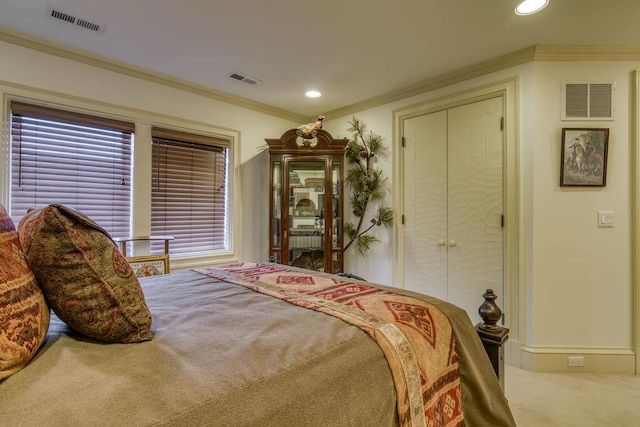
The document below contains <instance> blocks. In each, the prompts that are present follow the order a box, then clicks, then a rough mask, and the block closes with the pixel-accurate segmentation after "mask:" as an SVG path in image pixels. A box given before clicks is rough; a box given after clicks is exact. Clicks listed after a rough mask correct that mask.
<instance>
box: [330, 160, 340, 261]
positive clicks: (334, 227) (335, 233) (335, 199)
mask: <svg viewBox="0 0 640 427" xmlns="http://www.w3.org/2000/svg"><path fill="white" fill-rule="evenodd" d="M341 170H342V169H341V166H340V163H338V162H333V170H332V187H333V188H332V189H331V212H333V216H332V222H331V263H332V265H333V273H340V272H342V269H341V268H340V266H341V265H342V259H341V257H342V234H343V233H342V228H341V227H342V203H341V201H342V194H340V191H341V188H342V183H341V182H340V180H341V176H340V175H341V174H340V172H341Z"/></svg>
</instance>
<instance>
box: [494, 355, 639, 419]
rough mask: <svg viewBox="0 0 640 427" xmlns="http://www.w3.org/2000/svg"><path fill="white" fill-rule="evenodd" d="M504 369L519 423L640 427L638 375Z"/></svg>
mask: <svg viewBox="0 0 640 427" xmlns="http://www.w3.org/2000/svg"><path fill="white" fill-rule="evenodd" d="M505 371H506V375H505V389H506V395H507V399H508V400H509V406H510V407H511V411H512V412H513V416H514V418H515V420H516V423H517V425H518V427H556V426H557V427H604V426H612V427H627V426H628V427H635V426H640V376H639V375H606V374H587V373H575V374H573V373H544V372H529V371H525V370H523V369H518V368H514V367H513V366H508V365H507V366H505Z"/></svg>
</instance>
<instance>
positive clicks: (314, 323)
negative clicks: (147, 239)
mask: <svg viewBox="0 0 640 427" xmlns="http://www.w3.org/2000/svg"><path fill="white" fill-rule="evenodd" d="M141 282H142V286H143V289H144V292H145V298H146V300H147V304H148V306H149V309H150V311H151V313H152V315H153V325H152V332H153V333H154V338H153V340H152V341H148V342H143V343H139V344H103V343H97V342H94V341H91V340H90V339H87V338H84V337H83V336H81V335H79V334H76V333H74V332H72V331H70V330H69V329H68V328H67V327H66V326H65V325H64V324H63V323H61V322H60V321H59V320H57V319H55V317H54V320H52V324H51V327H50V330H49V334H48V336H47V339H46V342H45V345H44V346H43V348H42V349H41V350H40V351H39V352H38V354H37V355H36V357H35V359H34V360H32V362H31V363H30V364H29V365H28V366H27V367H26V368H24V369H23V370H22V371H20V372H18V373H17V374H15V375H13V376H11V377H9V378H8V379H6V380H4V381H3V382H1V383H0V412H1V414H2V415H1V418H0V424H1V425H26V426H29V425H65V426H69V425H125V424H126V425H220V426H230V425H234V426H289V425H291V426H316V425H318V426H320V425H322V426H391V425H395V424H396V409H395V408H396V395H395V390H394V385H393V380H392V376H391V372H390V370H389V367H388V364H387V362H386V359H385V357H384V355H383V353H382V351H381V350H380V348H379V347H378V346H377V344H376V343H375V342H374V341H373V340H371V339H370V338H369V337H368V336H367V335H366V334H365V333H364V332H362V331H361V330H360V329H358V328H356V327H354V326H351V325H349V324H347V323H345V322H344V321H342V320H340V319H338V318H335V317H332V316H328V315H326V314H323V313H319V312H316V311H312V310H308V309H305V308H302V307H298V306H295V305H292V304H290V303H287V302H285V301H281V300H279V299H276V298H273V297H270V296H267V295H264V294H261V293H257V292H254V291H252V290H249V289H246V288H244V287H242V286H238V285H235V284H231V283H226V282H222V281H216V280H215V279H212V278H210V277H207V276H204V275H202V274H199V273H196V272H192V271H188V272H180V273H172V274H170V275H165V276H155V277H151V278H146V279H142V280H141ZM213 282H215V284H213ZM386 289H389V288H386ZM393 290H394V291H396V289H393ZM402 293H403V294H410V293H408V292H402ZM411 295H413V294H411ZM428 301H429V302H430V303H431V304H433V305H436V306H437V307H438V308H440V310H441V311H442V312H443V313H445V314H446V315H447V316H448V318H449V320H450V322H451V324H452V327H453V329H454V333H455V335H456V339H457V342H458V353H459V354H458V355H459V359H460V378H461V382H462V401H463V411H464V415H465V421H466V425H469V426H475V425H478V426H485V425H486V426H490V425H491V426H502V425H504V426H509V425H514V423H513V418H512V417H511V414H510V412H509V409H508V406H507V404H506V400H505V398H504V395H503V394H502V392H501V390H500V388H499V385H498V382H497V380H496V379H495V375H494V374H493V372H492V370H491V366H490V364H489V361H488V359H487V356H486V354H485V353H484V350H483V348H482V345H481V344H480V341H479V339H478V337H477V336H476V335H475V330H474V329H473V327H472V325H471V323H470V321H469V319H468V317H467V316H466V313H464V311H462V310H460V309H458V308H456V307H454V306H452V305H450V304H447V303H444V302H441V301H438V300H435V299H430V298H428Z"/></svg>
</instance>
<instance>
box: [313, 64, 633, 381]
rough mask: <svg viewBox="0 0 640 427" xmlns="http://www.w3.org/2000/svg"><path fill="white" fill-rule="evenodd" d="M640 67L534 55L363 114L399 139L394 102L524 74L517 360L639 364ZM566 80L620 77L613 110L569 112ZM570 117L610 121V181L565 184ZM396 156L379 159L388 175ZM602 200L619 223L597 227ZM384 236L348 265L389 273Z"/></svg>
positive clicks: (343, 121)
mask: <svg viewBox="0 0 640 427" xmlns="http://www.w3.org/2000/svg"><path fill="white" fill-rule="evenodd" d="M638 67H640V62H628V61H619V62H605V61H594V62H576V61H570V62H531V63H528V64H524V65H521V66H517V67H513V68H510V69H507V70H502V71H499V72H495V73H492V74H490V75H487V76H484V77H481V78H476V79H472V80H469V81H466V82H463V83H460V84H456V85H452V86H450V87H447V88H443V89H439V90H436V91H433V92H430V93H424V94H421V95H418V96H414V97H412V98H407V99H404V100H402V101H399V102H394V103H391V104H387V105H384V106H382V107H376V108H372V109H370V110H365V111H361V112H358V113H356V114H355V115H356V117H358V118H359V119H360V120H363V121H364V122H366V123H367V125H368V126H369V128H370V129H372V130H374V131H375V132H376V133H379V134H381V135H382V136H383V137H384V138H385V141H386V142H387V143H388V144H389V145H390V146H391V145H392V144H398V143H399V142H398V141H394V140H393V138H394V134H393V129H392V127H391V122H392V116H393V112H394V110H397V109H399V108H404V107H407V106H411V105H416V104H419V103H422V102H425V101H429V100H433V99H437V98H440V97H442V96H447V95H452V94H455V93H459V92H463V91H466V90H469V89H471V88H474V87H480V86H483V85H486V84H489V83H492V82H497V81H500V80H502V79H505V78H511V77H517V79H518V86H519V90H518V97H519V102H518V106H519V113H518V120H519V123H517V124H516V125H517V126H518V129H519V131H518V133H517V138H518V142H517V146H518V147H519V150H520V157H519V158H520V161H519V164H518V165H517V168H518V175H519V177H520V180H521V182H520V187H519V193H520V194H519V197H520V200H518V202H517V203H518V208H519V210H520V222H521V223H520V230H521V232H520V236H519V240H520V247H521V250H522V253H521V254H520V257H519V259H520V262H519V263H518V264H519V265H518V266H517V268H518V271H519V274H518V276H519V277H520V282H521V283H509V284H507V286H510V287H512V289H511V292H510V294H511V295H516V296H519V299H518V300H517V301H513V310H512V312H510V313H508V315H509V316H508V318H511V319H512V320H511V321H510V322H509V325H507V326H510V327H511V328H512V331H511V337H512V339H511V343H510V346H511V347H512V354H510V355H509V357H510V358H511V361H512V362H513V363H514V364H516V365H523V366H525V367H527V368H529V369H533V370H568V369H567V366H566V364H567V361H566V357H567V356H568V355H582V356H584V357H585V368H581V370H589V371H600V372H612V371H613V372H627V373H628V372H633V371H634V366H633V361H634V354H633V351H632V349H633V347H634V343H633V342H632V341H633V339H632V337H633V333H634V330H635V328H634V325H633V324H632V322H633V312H632V310H633V308H632V303H631V299H632V286H633V283H632V279H631V267H632V262H635V260H631V256H630V254H631V252H630V251H631V228H630V212H631V204H630V194H631V180H630V175H629V168H630V163H629V158H630V156H629V154H630V138H631V129H630V126H631V125H630V105H631V87H630V81H631V76H632V72H633V70H635V69H637V68H638ZM562 81H574V82H575V81H586V82H602V81H605V82H606V81H615V82H616V91H615V99H614V102H615V109H616V116H615V120H614V121H595V122H594V121H583V122H563V121H561V120H560V104H561V98H560V97H561V90H560V89H561V82H562ZM348 119H350V117H341V118H329V120H328V121H327V122H326V128H327V129H328V130H329V131H330V132H331V133H332V134H334V135H337V134H339V133H340V132H341V130H343V129H346V128H347V127H348V125H347V120H348ZM563 127H605V128H609V129H610V140H609V158H608V170H607V186H606V187H605V188H577V189H576V188H567V187H563V188H561V187H560V186H559V181H560V177H559V169H560V143H561V133H562V128H563ZM390 161H391V160H388V161H385V162H382V164H381V166H382V168H383V170H385V173H386V175H387V176H388V177H389V179H391V166H390ZM598 210H612V211H614V212H615V227H613V228H598V227H597V225H596V212H597V211H598ZM395 213H396V215H397V216H398V215H399V214H401V212H398V210H396V212H395ZM378 236H379V237H380V239H381V240H383V242H384V244H383V245H379V246H378V247H377V249H376V250H375V251H372V252H371V253H370V254H369V255H368V256H367V258H364V259H362V258H359V257H358V256H357V255H355V254H351V255H350V256H349V257H348V258H347V269H348V270H349V271H351V272H353V273H356V274H358V275H361V276H363V277H366V278H369V279H372V280H376V281H379V282H383V283H390V282H391V281H392V278H391V270H392V267H393V263H394V261H395V259H394V257H393V256H392V254H391V252H390V251H391V244H390V242H391V241H392V239H393V236H392V235H391V232H390V231H388V230H380V231H379V232H378ZM502 304H503V307H504V305H505V304H506V303H505V302H504V301H503V302H502ZM518 318H519V319H520V322H518V321H517V320H513V319H518ZM514 328H515V329H514Z"/></svg>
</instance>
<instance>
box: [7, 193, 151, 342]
mask: <svg viewBox="0 0 640 427" xmlns="http://www.w3.org/2000/svg"><path fill="white" fill-rule="evenodd" d="M18 235H19V237H20V243H21V244H22V249H23V250H24V253H25V254H26V256H27V262H28V264H29V267H31V270H32V271H33V274H35V276H36V279H37V280H38V284H39V285H40V287H41V288H42V290H43V291H44V294H45V297H46V299H47V302H48V303H49V306H50V307H51V308H52V309H53V311H54V312H55V313H56V314H57V315H58V317H60V318H61V319H62V320H63V321H64V322H65V323H66V324H67V325H69V326H70V327H72V328H73V329H75V330H77V331H78V332H81V333H83V334H84V335H87V336H89V337H91V338H95V339H97V340H100V341H107V342H141V341H146V340H150V339H151V332H150V328H151V313H150V312H149V309H148V308H147V304H146V302H145V300H144V295H143V293H142V289H141V288H140V283H139V282H138V279H137V277H136V276H135V274H134V273H133V270H132V269H131V266H130V265H129V263H128V262H127V260H126V259H125V257H124V256H123V255H122V253H121V252H120V251H119V250H118V247H117V246H116V244H115V243H114V242H113V240H112V239H111V237H110V236H109V234H108V233H107V232H106V231H105V230H103V229H102V228H101V227H100V226H98V225H97V224H96V223H95V222H93V221H92V220H91V219H89V218H88V217H87V216H85V215H83V214H81V213H80V212H77V211H75V210H73V209H70V208H67V207H65V206H62V205H59V204H51V205H48V206H47V207H45V208H43V209H37V210H34V211H31V212H30V213H28V214H27V215H26V216H25V217H24V218H23V219H22V220H21V221H20V223H19V224H18Z"/></svg>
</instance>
